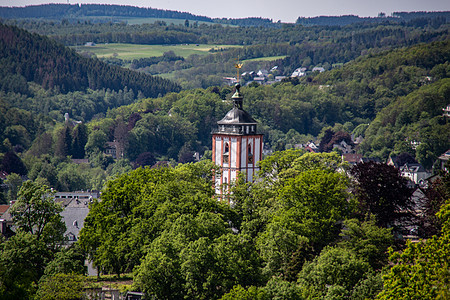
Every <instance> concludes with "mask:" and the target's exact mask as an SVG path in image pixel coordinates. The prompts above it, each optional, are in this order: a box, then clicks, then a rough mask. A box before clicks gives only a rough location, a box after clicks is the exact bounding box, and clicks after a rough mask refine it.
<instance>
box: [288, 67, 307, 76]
mask: <svg viewBox="0 0 450 300" xmlns="http://www.w3.org/2000/svg"><path fill="white" fill-rule="evenodd" d="M305 75H306V68H297V69H295V71H294V72H293V73H292V75H291V77H302V76H305Z"/></svg>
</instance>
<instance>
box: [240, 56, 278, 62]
mask: <svg viewBox="0 0 450 300" xmlns="http://www.w3.org/2000/svg"><path fill="white" fill-rule="evenodd" d="M283 58H286V55H280V56H267V57H257V58H252V59H246V60H243V61H242V62H246V61H272V60H277V59H283Z"/></svg>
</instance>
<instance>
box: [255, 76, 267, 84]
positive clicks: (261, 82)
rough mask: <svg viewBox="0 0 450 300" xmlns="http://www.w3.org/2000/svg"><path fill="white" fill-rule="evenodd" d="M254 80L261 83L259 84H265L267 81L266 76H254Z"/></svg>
mask: <svg viewBox="0 0 450 300" xmlns="http://www.w3.org/2000/svg"><path fill="white" fill-rule="evenodd" d="M253 81H255V82H257V83H259V84H264V82H265V81H266V78H264V77H255V78H253Z"/></svg>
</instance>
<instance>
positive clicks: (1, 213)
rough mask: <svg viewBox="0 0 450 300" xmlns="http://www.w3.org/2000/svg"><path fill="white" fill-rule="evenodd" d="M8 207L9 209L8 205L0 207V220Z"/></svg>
mask: <svg viewBox="0 0 450 300" xmlns="http://www.w3.org/2000/svg"><path fill="white" fill-rule="evenodd" d="M9 207H10V205H8V204H4V205H0V218H1V217H2V216H3V214H4V213H5V212H6V211H7V210H8V208H9Z"/></svg>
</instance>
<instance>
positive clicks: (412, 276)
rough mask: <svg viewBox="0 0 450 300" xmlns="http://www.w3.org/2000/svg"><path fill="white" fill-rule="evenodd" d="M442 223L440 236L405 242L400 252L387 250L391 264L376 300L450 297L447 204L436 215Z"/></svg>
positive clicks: (449, 234) (449, 244)
mask: <svg viewBox="0 0 450 300" xmlns="http://www.w3.org/2000/svg"><path fill="white" fill-rule="evenodd" d="M437 215H438V217H439V218H440V219H441V221H442V224H443V226H442V233H441V235H440V236H433V237H432V238H430V239H428V240H424V241H420V242H418V243H411V242H410V241H407V244H406V248H405V249H404V250H403V251H401V252H394V251H393V250H392V249H390V256H389V260H390V261H392V263H394V265H393V266H392V268H391V269H390V270H389V272H388V273H387V274H386V275H385V276H384V277H383V282H384V287H383V290H382V291H381V293H380V294H379V295H378V296H377V299H448V298H449V296H450V293H449V288H450V272H449V270H450V203H449V201H447V202H446V204H444V205H443V206H442V208H441V210H440V211H439V213H438V214H437Z"/></svg>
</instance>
